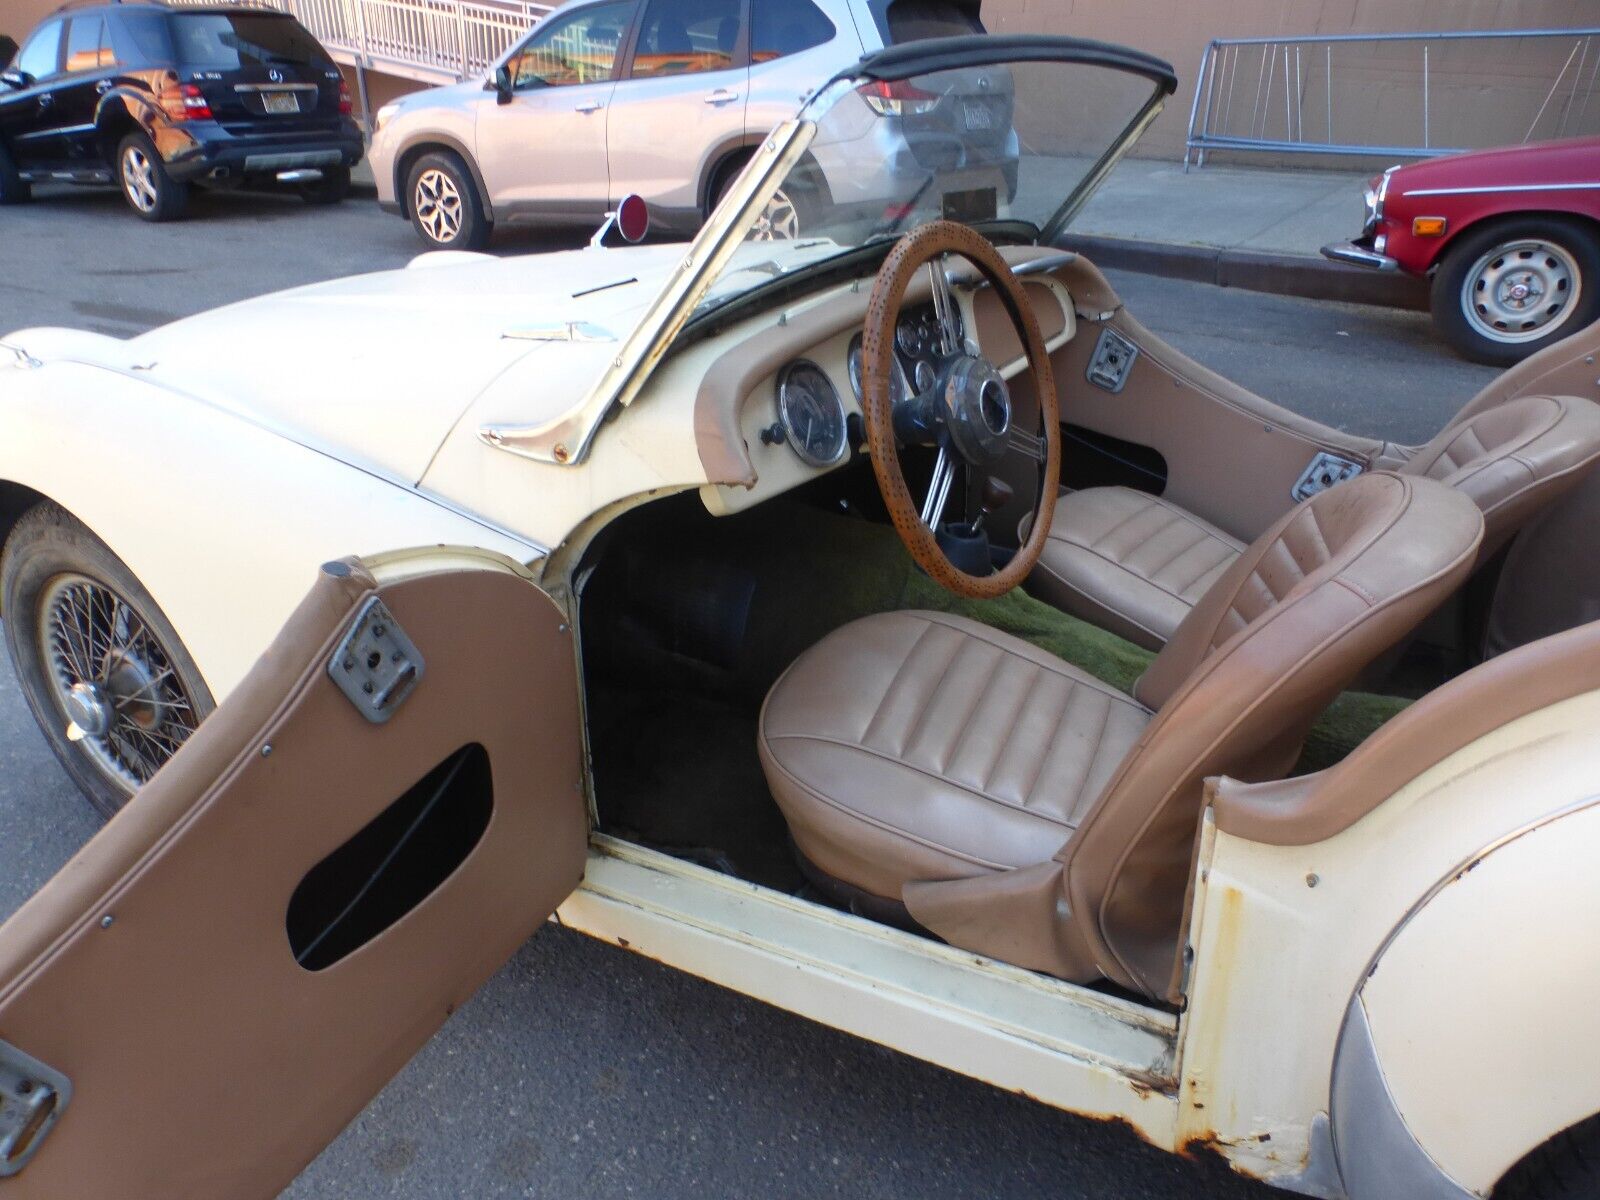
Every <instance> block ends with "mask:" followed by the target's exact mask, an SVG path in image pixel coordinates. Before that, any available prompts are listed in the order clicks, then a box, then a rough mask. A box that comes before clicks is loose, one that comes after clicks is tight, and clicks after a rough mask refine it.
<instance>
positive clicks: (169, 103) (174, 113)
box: [160, 83, 211, 121]
mask: <svg viewBox="0 0 1600 1200" xmlns="http://www.w3.org/2000/svg"><path fill="white" fill-rule="evenodd" d="M160 98H161V111H162V112H164V113H166V114H167V116H168V117H169V118H171V119H172V120H174V121H209V120H211V105H210V104H209V103H207V101H206V97H205V93H204V92H202V91H201V90H200V88H199V87H198V86H197V85H195V84H192V83H169V84H168V85H167V86H166V87H164V88H162V89H161V97H160Z"/></svg>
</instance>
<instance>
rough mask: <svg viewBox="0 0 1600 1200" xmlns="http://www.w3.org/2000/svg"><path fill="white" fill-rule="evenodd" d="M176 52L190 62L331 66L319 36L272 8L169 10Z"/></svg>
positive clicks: (216, 66) (231, 66) (232, 66)
mask: <svg viewBox="0 0 1600 1200" xmlns="http://www.w3.org/2000/svg"><path fill="white" fill-rule="evenodd" d="M167 19H168V21H169V23H170V27H171V30H172V42H173V46H174V48H175V49H176V51H177V58H178V61H179V62H180V63H182V64H183V65H184V66H186V67H209V68H211V69H213V70H222V71H232V70H237V69H238V68H240V67H254V66H263V67H265V66H283V67H322V68H328V67H332V66H333V59H331V58H329V57H328V52H327V51H326V50H324V49H323V48H322V46H321V45H319V44H318V42H317V39H316V38H314V37H312V36H311V34H310V32H309V31H308V30H307V29H306V28H305V27H304V26H303V25H301V24H300V22H298V21H296V20H295V19H294V18H293V17H288V16H279V15H276V14H270V13H176V14H173V15H172V16H169V17H168V18H167Z"/></svg>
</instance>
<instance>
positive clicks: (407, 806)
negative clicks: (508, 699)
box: [284, 744, 494, 971]
mask: <svg viewBox="0 0 1600 1200" xmlns="http://www.w3.org/2000/svg"><path fill="white" fill-rule="evenodd" d="M493 812H494V785H493V782H492V779H491V775H490V771H489V754H488V751H486V750H485V749H484V748H483V747H482V746H480V745H477V744H473V745H471V746H464V747H463V748H462V749H460V750H457V751H456V752H455V753H454V754H452V755H451V756H450V757H449V758H447V759H445V760H444V762H442V763H440V764H439V765H438V766H437V767H435V768H434V769H433V770H431V771H429V772H428V774H427V775H426V776H424V777H423V778H422V779H421V780H420V781H419V782H418V783H416V784H414V785H413V786H412V787H411V788H410V789H409V790H408V791H407V792H406V794H405V795H403V796H401V797H400V798H399V799H398V800H396V801H395V802H394V803H393V804H391V805H389V807H388V808H386V809H384V810H383V811H382V812H381V813H379V814H378V815H377V816H376V817H374V818H373V819H372V820H371V821H370V822H369V823H368V824H367V825H366V826H365V827H364V828H362V829H361V830H360V831H359V832H357V833H356V834H355V835H354V836H353V837H352V838H351V839H350V840H349V841H347V842H345V844H344V845H342V846H340V847H339V848H338V849H337V850H335V851H334V852H333V853H332V854H330V855H328V857H327V858H325V859H323V860H322V861H321V862H319V863H318V864H317V865H316V866H314V867H312V868H311V870H310V871H308V872H307V873H306V877H305V878H304V879H302V880H301V881H300V884H299V886H298V887H296V888H295V890H294V895H293V896H292V897H291V898H290V900H289V911H288V915H287V916H286V918H285V920H284V924H285V927H286V929H287V931H288V935H289V949H290V951H291V952H292V953H293V954H294V958H295V961H296V962H297V963H299V964H300V965H301V966H302V967H304V968H305V969H306V970H308V971H321V970H324V969H326V968H328V967H331V966H332V965H333V964H334V963H336V962H338V961H339V960H340V959H342V958H344V957H345V956H346V955H349V954H351V953H353V952H354V951H356V950H359V949H360V948H361V947H362V946H364V945H366V944H367V943H368V942H370V941H371V940H372V939H373V938H375V937H377V936H378V935H379V934H380V933H382V932H383V931H384V930H386V929H388V928H389V927H390V926H391V925H393V924H394V923H395V922H397V921H399V920H400V919H401V918H402V917H404V916H405V915H406V914H407V913H409V912H410V911H411V910H412V909H414V908H416V907H417V906H418V905H419V904H421V903H422V902H423V901H424V900H426V899H427V898H428V897H429V896H430V895H432V894H433V893H434V891H435V890H437V889H438V887H439V885H440V884H442V883H443V882H444V881H445V880H446V879H448V878H449V877H450V875H451V874H452V873H453V872H454V871H455V869H456V868H457V867H459V866H460V865H461V864H462V863H463V862H465V861H466V859H467V856H468V855H469V854H471V853H472V851H473V849H474V848H475V847H476V846H477V844H478V842H479V841H480V840H482V838H483V835H484V831H485V830H487V829H488V828H489V818H490V816H491V815H492V814H493Z"/></svg>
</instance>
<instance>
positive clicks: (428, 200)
mask: <svg viewBox="0 0 1600 1200" xmlns="http://www.w3.org/2000/svg"><path fill="white" fill-rule="evenodd" d="M412 207H413V208H414V210H415V211H416V214H417V221H418V222H419V223H420V224H421V225H422V227H423V229H425V230H426V231H427V233H428V236H429V237H431V238H432V239H433V240H434V241H436V242H440V243H443V242H449V241H454V240H455V238H456V235H457V234H459V233H460V232H461V190H460V189H459V188H458V187H456V181H455V180H454V179H452V178H450V176H449V175H448V174H446V173H445V172H444V171H441V170H438V169H437V168H433V169H430V170H427V171H424V172H423V173H422V174H421V175H419V176H418V177H417V188H416V194H415V195H414V196H413V197H412Z"/></svg>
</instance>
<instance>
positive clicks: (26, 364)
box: [0, 342, 44, 371]
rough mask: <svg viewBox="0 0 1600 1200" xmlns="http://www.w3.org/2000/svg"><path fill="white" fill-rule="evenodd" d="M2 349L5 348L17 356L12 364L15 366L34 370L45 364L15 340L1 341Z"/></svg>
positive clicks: (0, 348)
mask: <svg viewBox="0 0 1600 1200" xmlns="http://www.w3.org/2000/svg"><path fill="white" fill-rule="evenodd" d="M0 350H4V351H6V352H7V353H9V354H12V355H14V356H15V359H16V361H14V362H13V363H12V364H11V365H12V366H14V367H21V368H24V369H25V370H29V371H32V370H36V369H37V368H39V367H42V366H44V364H43V363H42V362H40V361H39V360H38V359H37V358H35V357H34V356H33V355H31V354H29V353H28V352H27V351H26V350H24V349H23V348H22V347H21V346H19V345H17V344H16V343H15V342H0Z"/></svg>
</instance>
